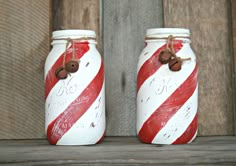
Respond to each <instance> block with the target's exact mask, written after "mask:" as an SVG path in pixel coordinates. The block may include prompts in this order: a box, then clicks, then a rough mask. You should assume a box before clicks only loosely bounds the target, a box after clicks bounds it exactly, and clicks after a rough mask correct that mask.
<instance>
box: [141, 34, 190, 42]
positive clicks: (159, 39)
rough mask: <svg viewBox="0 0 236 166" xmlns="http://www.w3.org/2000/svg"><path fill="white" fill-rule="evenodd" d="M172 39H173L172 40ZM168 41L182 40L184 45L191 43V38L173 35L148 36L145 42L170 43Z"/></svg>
mask: <svg viewBox="0 0 236 166" xmlns="http://www.w3.org/2000/svg"><path fill="white" fill-rule="evenodd" d="M170 38H171V39H170ZM168 40H181V41H183V43H191V40H190V38H189V36H172V35H169V36H168V35H165V36H146V37H145V42H147V43H153V42H164V43H166V42H168Z"/></svg>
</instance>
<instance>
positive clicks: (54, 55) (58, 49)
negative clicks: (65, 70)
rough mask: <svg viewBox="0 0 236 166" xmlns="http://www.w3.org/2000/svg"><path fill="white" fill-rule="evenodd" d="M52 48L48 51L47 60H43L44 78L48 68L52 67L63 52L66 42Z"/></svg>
mask: <svg viewBox="0 0 236 166" xmlns="http://www.w3.org/2000/svg"><path fill="white" fill-rule="evenodd" d="M70 46H71V44H69V46H68V47H67V48H69V47H70ZM53 47H54V48H53V49H52V50H51V51H50V53H49V55H48V57H47V60H46V62H45V66H44V80H45V79H46V76H47V74H48V72H49V70H50V69H51V68H52V66H53V65H54V64H55V63H56V61H57V60H58V58H59V57H60V56H61V55H62V54H63V53H64V52H65V49H66V44H62V45H55V46H53ZM61 65H62V64H61Z"/></svg>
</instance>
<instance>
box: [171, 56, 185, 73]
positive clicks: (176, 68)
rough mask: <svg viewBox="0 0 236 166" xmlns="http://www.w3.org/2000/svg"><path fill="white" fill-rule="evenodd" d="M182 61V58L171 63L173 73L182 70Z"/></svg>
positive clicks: (172, 60) (174, 59)
mask: <svg viewBox="0 0 236 166" xmlns="http://www.w3.org/2000/svg"><path fill="white" fill-rule="evenodd" d="M181 66H182V61H181V59H180V58H173V59H171V60H170V61H169V69H170V70H172V71H179V70H181Z"/></svg>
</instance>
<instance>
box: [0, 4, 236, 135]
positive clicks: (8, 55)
mask: <svg viewBox="0 0 236 166" xmlns="http://www.w3.org/2000/svg"><path fill="white" fill-rule="evenodd" d="M235 3H236V2H234V1H233V0H231V1H229V0H207V1H205V0H178V1H177V0H148V1H143V0H124V1H123V0H122V1H121V0H100V1H99V0H52V1H51V0H39V1H32V0H7V1H6V0H0V16H1V18H0V36H1V37H0V71H1V72H0V92H1V93H0V98H1V99H0V115H1V116H0V126H1V127H0V139H23V138H29V139H30V138H45V135H44V85H43V84H44V83H43V66H44V61H45V59H46V56H47V54H48V52H49V49H50V44H49V43H50V36H51V28H52V29H53V30H59V29H92V30H95V31H96V33H97V34H98V41H99V49H100V52H101V53H102V55H103V57H104V61H105V69H106V114H107V133H106V134H107V135H109V136H134V135H135V117H136V115H135V113H136V104H135V97H136V65H137V61H138V57H139V54H140V52H141V50H142V49H143V46H144V36H145V30H146V29H148V28H155V27H163V26H164V27H183V28H189V29H190V30H191V33H192V34H191V39H192V48H193V49H194V51H195V53H196V55H197V58H198V60H199V64H200V70H199V135H203V136H206V135H233V134H235V133H236V127H235V126H236V112H235V102H236V99H235V96H236V95H235V87H236V86H235V72H236V66H235V64H236V58H235V57H233V54H232V51H234V52H236V45H235V43H236V13H235V11H236V4H235ZM231 7H232V9H231ZM233 9H234V10H233ZM231 19H232V20H233V21H232V20H231ZM232 32H233V34H232ZM232 35H233V38H232ZM232 39H234V45H233V46H234V47H232ZM232 48H234V50H233V49H232ZM233 69H234V70H233Z"/></svg>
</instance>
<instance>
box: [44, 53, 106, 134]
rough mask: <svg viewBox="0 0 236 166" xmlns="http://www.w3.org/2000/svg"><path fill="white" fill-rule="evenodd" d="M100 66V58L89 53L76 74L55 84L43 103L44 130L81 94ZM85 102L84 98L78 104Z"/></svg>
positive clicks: (82, 60) (81, 60)
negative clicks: (44, 112)
mask: <svg viewBox="0 0 236 166" xmlns="http://www.w3.org/2000/svg"><path fill="white" fill-rule="evenodd" d="M88 63H89V64H88ZM101 64H102V59H101V57H100V56H94V52H91V51H89V52H87V53H86V54H85V55H84V56H83V57H82V58H81V59H80V65H79V70H78V71H77V72H76V73H72V74H71V76H68V78H67V79H65V80H60V81H58V82H57V83H56V85H55V86H54V87H53V88H52V89H51V92H50V93H49V95H48V97H47V99H46V101H45V110H46V114H45V118H46V121H45V125H46V128H47V126H48V125H49V124H50V123H51V122H52V121H53V120H54V119H55V118H57V117H58V116H59V115H60V114H61V113H62V112H63V111H64V110H65V109H66V108H67V107H68V106H69V105H70V103H71V102H73V101H74V100H75V99H76V98H77V97H78V96H79V95H80V94H81V93H82V92H83V90H84V89H85V88H86V87H87V86H88V85H89V83H90V82H91V81H92V80H93V79H94V77H95V76H96V75H97V73H98V71H99V69H100V67H101ZM86 100H88V99H87V98H86V97H85V98H84V99H83V101H79V102H86ZM46 130H47V129H46Z"/></svg>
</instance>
